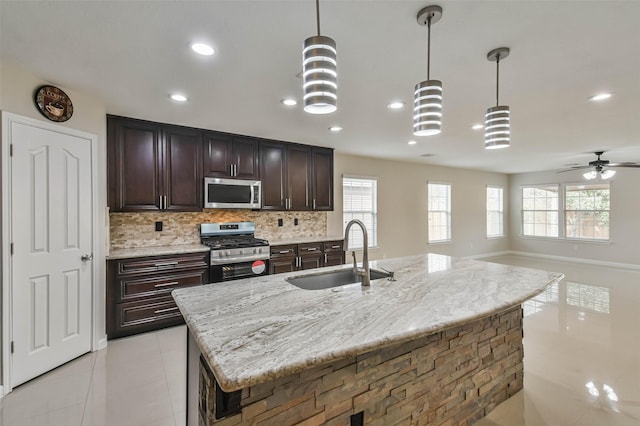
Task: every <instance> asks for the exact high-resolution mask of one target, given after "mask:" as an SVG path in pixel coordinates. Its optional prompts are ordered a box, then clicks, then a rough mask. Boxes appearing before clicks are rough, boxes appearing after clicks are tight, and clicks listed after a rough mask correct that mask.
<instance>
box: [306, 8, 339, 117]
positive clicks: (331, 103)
mask: <svg viewBox="0 0 640 426" xmlns="http://www.w3.org/2000/svg"><path fill="white" fill-rule="evenodd" d="M316 24H317V27H318V35H317V36H312V37H309V38H307V39H306V40H305V41H304V45H303V48H302V79H303V86H302V87H303V90H304V97H303V99H304V110H305V111H306V112H308V113H310V114H329V113H332V112H334V111H335V110H336V109H337V106H336V104H337V100H338V95H337V92H338V72H337V62H336V42H335V41H333V39H332V38H330V37H326V36H321V35H320V3H319V0H316Z"/></svg>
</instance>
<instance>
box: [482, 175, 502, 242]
mask: <svg viewBox="0 0 640 426" xmlns="http://www.w3.org/2000/svg"><path fill="white" fill-rule="evenodd" d="M489 189H499V190H500V210H499V211H497V212H498V213H499V214H500V233H499V234H491V235H489V212H490V210H489ZM485 203H486V204H485V211H486V219H487V220H486V230H485V231H486V235H487V239H498V238H504V237H505V232H504V187H502V186H498V185H487V187H486V189H485ZM491 211H495V210H491Z"/></svg>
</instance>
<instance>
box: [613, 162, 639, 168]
mask: <svg viewBox="0 0 640 426" xmlns="http://www.w3.org/2000/svg"><path fill="white" fill-rule="evenodd" d="M607 167H640V164H636V163H611V164H608V165H607Z"/></svg>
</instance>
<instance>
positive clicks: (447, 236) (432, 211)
mask: <svg viewBox="0 0 640 426" xmlns="http://www.w3.org/2000/svg"><path fill="white" fill-rule="evenodd" d="M427 191H428V192H427V196H428V203H429V206H428V210H429V242H430V243H435V242H443V241H451V185H449V184H446V183H429V184H428V186H427Z"/></svg>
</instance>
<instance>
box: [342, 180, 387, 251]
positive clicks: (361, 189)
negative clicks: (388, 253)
mask: <svg viewBox="0 0 640 426" xmlns="http://www.w3.org/2000/svg"><path fill="white" fill-rule="evenodd" d="M377 187H378V181H377V179H376V178H355V177H345V176H343V177H342V199H343V203H342V218H343V221H344V223H343V225H342V229H343V231H345V230H346V228H347V223H349V221H350V220H351V219H359V220H361V221H362V223H364V226H365V227H366V228H367V234H368V237H369V244H368V245H369V247H375V246H376V245H377V243H378V230H377V227H378V225H377V222H378V217H377V215H378V200H377V199H378V190H377ZM363 247H364V244H363V238H362V230H361V229H360V227H359V226H352V227H351V230H350V231H349V248H350V249H354V248H355V249H358V248H360V249H361V248H363ZM346 249H347V247H345V250H346Z"/></svg>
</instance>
